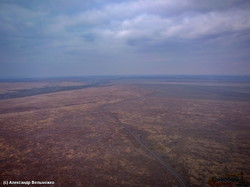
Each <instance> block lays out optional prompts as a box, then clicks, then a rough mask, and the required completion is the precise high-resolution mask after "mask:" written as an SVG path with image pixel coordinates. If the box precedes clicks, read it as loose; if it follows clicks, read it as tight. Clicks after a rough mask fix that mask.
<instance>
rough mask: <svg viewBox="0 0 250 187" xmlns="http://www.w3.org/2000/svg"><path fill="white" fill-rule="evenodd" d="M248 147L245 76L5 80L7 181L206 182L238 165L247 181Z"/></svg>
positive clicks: (0, 120)
mask: <svg viewBox="0 0 250 187" xmlns="http://www.w3.org/2000/svg"><path fill="white" fill-rule="evenodd" d="M249 155H250V81H249V79H247V80H245V79H243V80H242V79H234V78H218V77H215V78H213V77H212V78H211V77H210V78H207V77H205V78H204V77H201V78H200V77H198V78H197V77H196V78H193V77H191V78H190V77H184V78H183V77H182V78H180V77H156V78H155V77H132V78H128V77H125V78H124V77H122V78H114V77H112V78H102V77H99V78H95V79H91V78H88V79H51V80H50V79H38V80H23V81H2V82H0V163H1V164H0V178H1V181H6V180H12V181H14V180H16V181H27V180H30V181H31V180H37V181H55V186H100V187H101V186H167V187H168V186H169V187H171V186H209V184H208V179H209V178H210V177H213V176H224V175H228V174H238V173H240V172H243V173H244V179H245V180H246V181H249V179H250V168H249V165H250V157H249ZM1 181H0V182H1ZM13 186H15V185H13ZM36 186H37V185H36Z"/></svg>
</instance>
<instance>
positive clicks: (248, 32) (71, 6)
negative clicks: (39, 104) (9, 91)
mask: <svg viewBox="0 0 250 187" xmlns="http://www.w3.org/2000/svg"><path fill="white" fill-rule="evenodd" d="M249 10H250V2H249V1H245V0H220V1H216V0H204V1H198V0H154V1H152V0H133V1H132V0H127V1H122V0H105V1H104V0H103V1H101V0H85V1H80V0H72V1H62V0H43V1H41V0H40V1H30V0H22V1H19V0H1V2H0V23H1V27H0V77H54V76H56V77H58V76H88V75H250V60H249V59H250V53H249V51H250V11H249Z"/></svg>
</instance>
